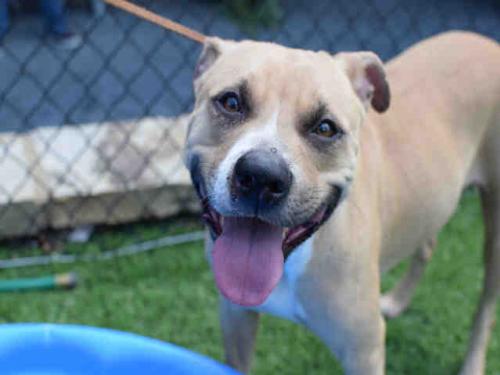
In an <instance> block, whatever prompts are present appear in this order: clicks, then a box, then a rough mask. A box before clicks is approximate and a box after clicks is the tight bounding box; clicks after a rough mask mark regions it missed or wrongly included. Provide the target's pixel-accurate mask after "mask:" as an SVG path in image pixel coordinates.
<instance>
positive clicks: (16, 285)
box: [0, 272, 77, 292]
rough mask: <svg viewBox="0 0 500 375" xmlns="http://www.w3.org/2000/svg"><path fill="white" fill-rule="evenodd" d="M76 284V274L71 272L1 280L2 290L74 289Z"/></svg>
mask: <svg viewBox="0 0 500 375" xmlns="http://www.w3.org/2000/svg"><path fill="white" fill-rule="evenodd" d="M76 284H77V277H76V274H75V273H72V272H70V273H62V274H59V275H50V276H44V277H36V278H26V279H12V280H0V292H14V291H30V290H44V289H45V290H46V289H72V288H74V287H75V286H76Z"/></svg>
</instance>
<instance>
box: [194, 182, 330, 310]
mask: <svg viewBox="0 0 500 375" xmlns="http://www.w3.org/2000/svg"><path fill="white" fill-rule="evenodd" d="M334 190H335V191H334V192H333V193H332V198H331V199H329V200H328V203H326V204H324V205H323V206H321V207H320V208H319V209H318V210H317V211H316V213H315V214H314V215H313V216H312V217H311V218H310V219H309V220H307V221H306V222H305V223H303V224H300V225H297V226H295V227H292V228H283V227H279V226H276V225H273V224H271V223H268V222H265V221H263V220H261V219H259V218H257V217H223V216H221V215H220V214H219V213H218V212H217V211H216V210H215V209H213V208H212V207H211V206H210V203H209V201H208V199H207V198H206V197H203V198H202V205H203V220H204V221H205V223H206V224H207V225H208V227H209V229H210V231H211V234H212V237H213V239H214V240H215V243H214V249H213V252H212V256H213V268H214V274H215V281H216V283H217V286H218V288H219V290H220V292H221V293H222V294H223V295H224V296H225V297H226V298H228V299H229V300H230V301H232V302H233V303H236V304H239V305H243V306H256V305H260V304H262V303H263V302H264V301H265V300H266V298H267V297H268V296H269V294H270V293H271V291H272V290H273V289H274V287H275V286H276V285H277V283H278V282H279V280H280V279H281V276H282V273H283V266H284V261H285V259H286V258H287V257H288V255H289V254H290V253H291V252H292V250H293V249H294V248H295V247H297V246H298V245H299V244H301V243H302V242H304V241H305V240H306V239H307V238H309V237H310V236H311V235H312V234H313V233H314V232H315V231H316V230H317V229H318V228H319V227H320V226H321V225H322V224H323V223H324V222H325V221H326V220H327V219H328V218H329V217H330V215H331V214H332V212H333V210H334V208H335V206H336V205H337V203H338V200H339V197H340V189H337V188H335V189H334Z"/></svg>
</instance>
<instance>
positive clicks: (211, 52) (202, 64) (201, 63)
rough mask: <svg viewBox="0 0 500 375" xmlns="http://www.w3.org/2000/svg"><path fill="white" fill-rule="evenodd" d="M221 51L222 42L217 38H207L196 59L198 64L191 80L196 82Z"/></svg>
mask: <svg viewBox="0 0 500 375" xmlns="http://www.w3.org/2000/svg"><path fill="white" fill-rule="evenodd" d="M221 51H222V40H220V39H219V38H207V39H206V41H205V43H204V45H203V50H202V51H201V55H200V57H199V58H198V63H197V64H196V68H195V70H194V77H193V80H195V81H196V80H197V79H198V78H199V77H201V76H202V75H203V74H204V73H205V72H206V71H207V70H208V69H209V68H210V67H211V66H212V65H213V63H214V62H215V60H217V58H218V57H219V56H220V54H221Z"/></svg>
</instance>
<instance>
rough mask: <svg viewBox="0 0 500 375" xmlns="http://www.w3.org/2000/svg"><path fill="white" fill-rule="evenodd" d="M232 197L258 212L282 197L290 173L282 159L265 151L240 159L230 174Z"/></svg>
mask: <svg viewBox="0 0 500 375" xmlns="http://www.w3.org/2000/svg"><path fill="white" fill-rule="evenodd" d="M232 183H233V193H234V195H236V197H237V198H240V199H241V200H244V201H245V202H246V203H247V204H249V205H252V207H255V205H256V204H258V205H259V207H260V208H264V207H263V206H262V205H265V206H270V205H274V204H277V203H278V202H279V201H280V200H282V199H283V198H285V197H286V195H287V194H288V192H289V191H290V186H291V184H292V173H291V172H290V169H289V168H288V165H287V163H286V162H285V160H283V158H282V157H280V156H279V155H277V154H276V153H274V152H272V151H268V150H252V151H249V152H247V153H246V154H244V155H243V156H241V157H240V158H239V159H238V161H237V162H236V165H235V166H234V172H233V181H232Z"/></svg>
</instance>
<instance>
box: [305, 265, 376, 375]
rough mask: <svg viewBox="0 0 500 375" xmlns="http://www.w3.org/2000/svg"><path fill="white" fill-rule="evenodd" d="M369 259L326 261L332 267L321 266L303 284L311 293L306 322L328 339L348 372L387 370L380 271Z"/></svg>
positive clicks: (368, 373) (371, 374)
mask: <svg viewBox="0 0 500 375" xmlns="http://www.w3.org/2000/svg"><path fill="white" fill-rule="evenodd" d="M365 262H366V260H360V262H357V261H356V262H354V263H358V264H352V263H351V264H348V263H345V264H343V265H341V264H336V265H332V264H328V262H327V261H324V262H323V265H322V266H323V267H327V268H328V271H329V273H325V272H323V271H326V270H321V268H318V269H317V271H318V272H317V273H316V275H318V276H317V278H314V277H313V278H310V279H309V280H308V282H307V284H309V285H304V289H303V290H302V291H303V292H305V295H308V296H309V300H308V303H307V308H306V316H307V318H306V319H307V322H306V325H307V326H308V327H309V328H310V329H311V330H312V331H313V332H314V333H315V334H316V335H318V336H319V337H320V338H321V339H322V340H323V342H325V343H326V344H327V345H328V347H329V348H330V350H331V351H332V352H333V354H334V355H335V356H336V357H337V358H338V359H339V361H340V362H341V364H342V367H343V369H344V372H345V374H346V375H382V374H384V368H385V321H384V319H383V317H382V314H381V313H380V309H379V297H380V291H379V275H378V270H377V266H376V264H373V263H372V264H366V263H365ZM359 263H365V264H364V265H360V264H359ZM320 267H321V266H320ZM325 274H326V275H330V277H328V278H325V276H324V275H325ZM311 297H312V298H311Z"/></svg>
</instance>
